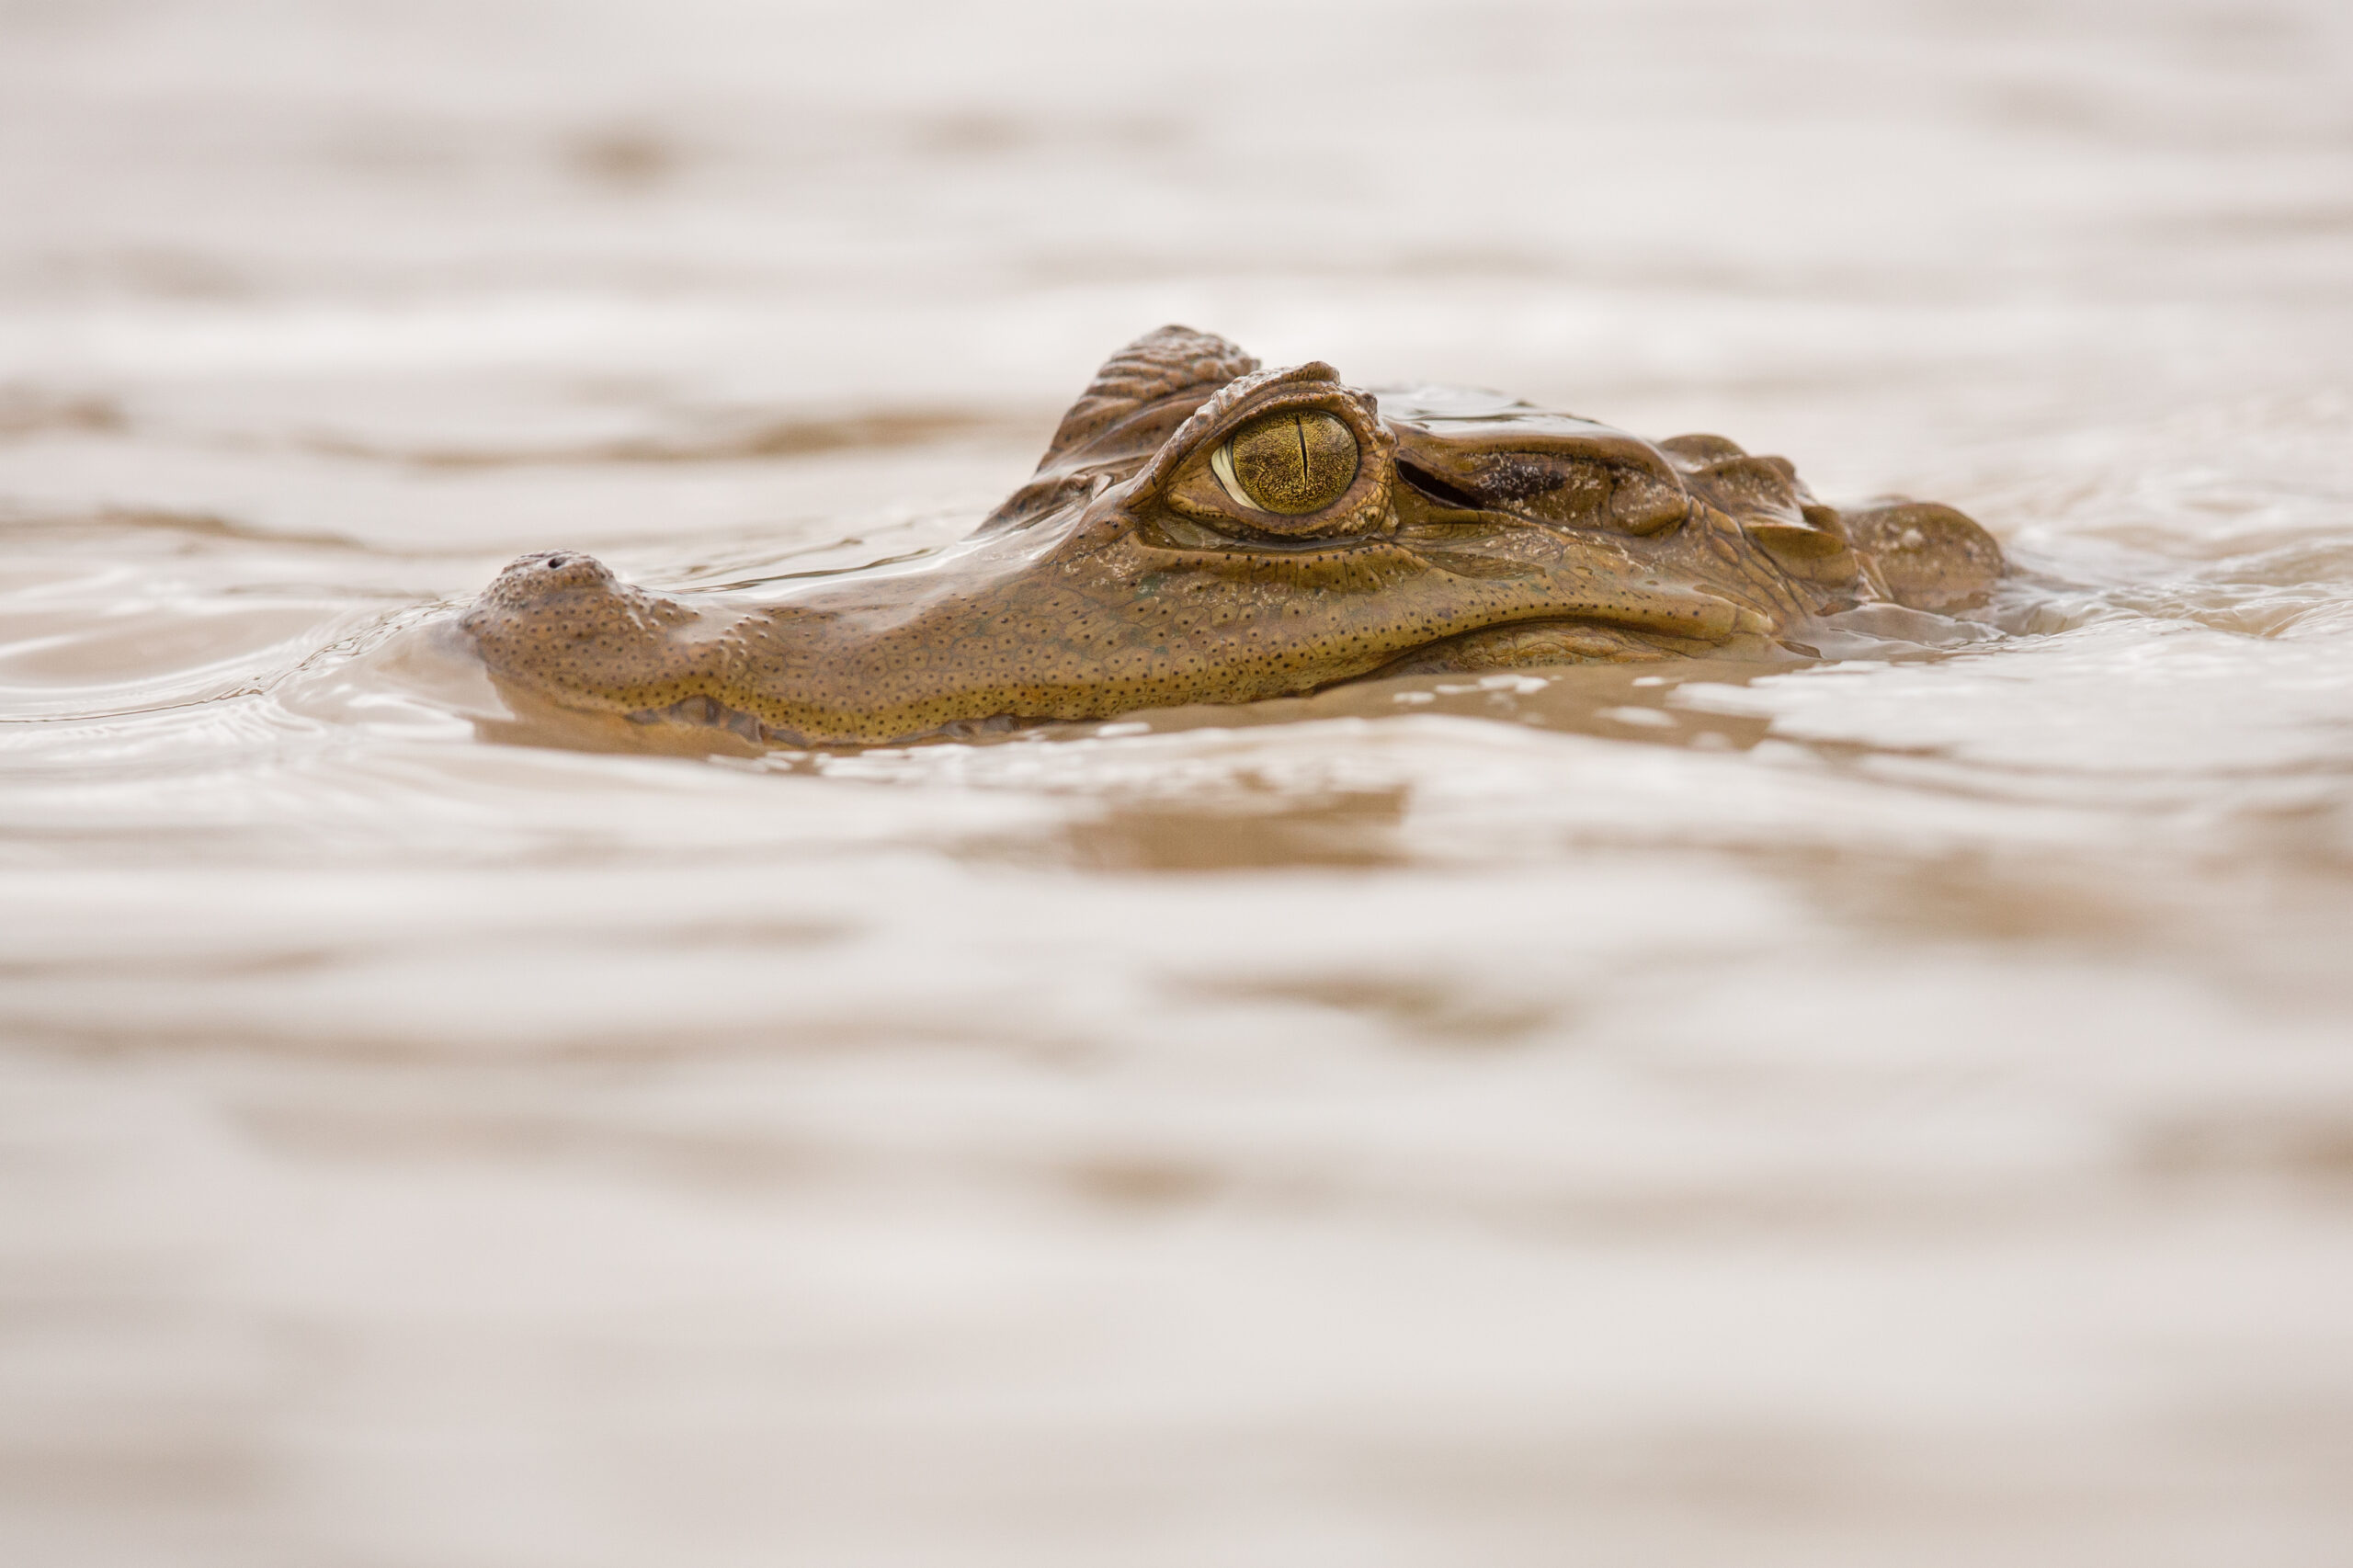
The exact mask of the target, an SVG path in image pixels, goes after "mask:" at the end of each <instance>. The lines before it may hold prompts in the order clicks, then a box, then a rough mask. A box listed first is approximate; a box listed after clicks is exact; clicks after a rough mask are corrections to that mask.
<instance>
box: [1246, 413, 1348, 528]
mask: <svg viewBox="0 0 2353 1568" xmlns="http://www.w3.org/2000/svg"><path fill="white" fill-rule="evenodd" d="M1210 468H1211V472H1214V473H1216V475H1217V482H1218V483H1220V484H1222V485H1223V486H1225V493H1226V494H1228V495H1231V496H1233V498H1234V499H1235V500H1236V501H1239V502H1241V503H1242V504H1243V505H1244V506H1256V507H1258V508H1259V509H1260V510H1262V511H1267V512H1279V513H1281V514H1282V515H1283V516H1284V517H1303V516H1305V515H1306V514H1307V513H1309V512H1320V511H1322V510H1323V509H1324V507H1326V506H1330V505H1331V504H1332V503H1333V502H1335V501H1337V500H1338V499H1339V498H1340V497H1341V496H1342V495H1343V494H1346V493H1347V488H1348V486H1349V485H1350V484H1351V483H1354V482H1355V480H1356V477H1357V438H1356V437H1355V435H1354V434H1353V433H1352V432H1350V430H1349V429H1348V427H1347V426H1346V425H1344V424H1342V423H1341V422H1340V421H1339V420H1337V419H1336V418H1334V417H1333V416H1332V415H1328V414H1324V413H1322V412H1320V411H1318V410H1316V409H1312V408H1310V409H1299V410H1289V409H1286V410H1282V411H1279V412H1278V413H1274V414H1269V415H1266V416H1265V417H1264V418H1261V419H1254V420H1252V421H1251V422H1250V423H1249V424H1247V425H1245V426H1243V427H1242V428H1241V429H1239V430H1236V431H1235V432H1234V433H1233V435H1232V436H1230V437H1227V438H1226V440H1225V442H1224V444H1223V445H1222V446H1220V447H1219V448H1218V449H1217V450H1216V451H1214V452H1212V453H1211V454H1210Z"/></svg>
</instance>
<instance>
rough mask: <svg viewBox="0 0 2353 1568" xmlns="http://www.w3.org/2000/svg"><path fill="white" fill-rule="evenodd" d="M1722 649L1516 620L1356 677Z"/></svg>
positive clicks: (1620, 630) (1629, 661) (1632, 659)
mask: <svg viewBox="0 0 2353 1568" xmlns="http://www.w3.org/2000/svg"><path fill="white" fill-rule="evenodd" d="M1726 651H1727V649H1726V647H1725V645H1724V644H1722V643H1718V642H1701V641H1699V639H1697V638H1690V637H1675V636H1670V635H1668V634H1667V633H1665V632H1660V631H1631V630H1629V629H1627V628H1624V627H1618V626H1603V625H1599V624H1597V623H1596V622H1593V621H1589V620H1529V621H1515V622H1513V623H1511V624H1510V625H1507V626H1490V627H1484V628H1483V629H1481V630H1480V631H1466V632H1464V633H1462V634H1461V636H1459V637H1449V638H1447V639H1445V640H1444V641H1443V642H1432V643H1429V644H1428V645H1427V646H1425V647H1420V648H1416V649H1415V650H1414V651H1413V652H1411V653H1403V654H1400V655H1399V656H1398V657H1396V658H1394V659H1392V660H1391V661H1390V662H1389V663H1388V664H1386V665H1382V666H1381V668H1379V669H1377V670H1374V671H1373V672H1371V674H1370V675H1368V676H1363V677H1361V678H1363V679H1366V680H1377V679H1381V678H1383V677H1385V676H1440V675H1472V674H1477V673H1479V672H1481V671H1486V670H1513V669H1528V668H1531V667H1535V666H1539V665H1637V664H1655V663H1658V662H1660V661H1663V660H1666V659H1688V658H1693V657H1697V656H1700V655H1704V654H1709V653H1724V652H1726Z"/></svg>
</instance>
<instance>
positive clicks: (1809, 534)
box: [462, 327, 2000, 743]
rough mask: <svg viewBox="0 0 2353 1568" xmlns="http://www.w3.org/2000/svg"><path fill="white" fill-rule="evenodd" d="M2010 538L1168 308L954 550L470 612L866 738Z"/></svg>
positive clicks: (1635, 614) (1604, 637)
mask: <svg viewBox="0 0 2353 1568" xmlns="http://www.w3.org/2000/svg"><path fill="white" fill-rule="evenodd" d="M1999 571H2000V554H1999V551H1998V550H1996V549H1995V547H1994V545H1993V543H1992V540H1990V539H1988V538H1986V536H1985V535H1984V532H1983V530H1980V529H1978V528H1976V526H1975V525H1974V524H1972V523H1970V522H1969V521H1968V520H1967V519H1966V518H1964V517H1961V515H1960V514H1959V513H1955V512H1952V511H1950V509H1949V508H1945V507H1936V506H1917V505H1914V504H1904V505H1903V506H1898V507H1880V508H1876V509H1872V510H1870V511H1866V512H1862V513H1847V514H1841V513H1839V512H1837V511H1834V510H1833V509H1831V508H1829V507H1826V506H1822V505H1821V504H1820V503H1818V502H1816V501H1815V500H1814V499H1813V496H1812V495H1810V494H1807V493H1806V492H1805V490H1804V488H1803V486H1802V485H1801V484H1799V483H1797V481H1796V478H1795V475H1794V473H1793V472H1791V471H1790V467H1789V465H1788V464H1787V463H1786V462H1783V461H1782V460H1779V459H1777V458H1752V457H1749V456H1747V455H1746V454H1745V453H1743V452H1741V450H1740V449H1738V448H1737V447H1734V446H1733V445H1732V443H1730V442H1728V441H1724V440H1722V439H1721V438H1720V437H1679V438H1677V439H1676V440H1671V441H1667V442H1663V443H1659V444H1656V445H1654V444H1653V443H1651V442H1648V441H1644V440H1643V439H1641V438H1639V437H1633V436H1630V435H1627V434H1625V433H1624V432H1622V431H1618V430H1612V429H1610V428H1608V427H1607V426H1600V425H1596V424H1593V423H1591V422H1590V421H1586V420H1583V419H1578V418H1574V417H1572V416H1569V415H1557V414H1548V413H1544V412H1542V411H1540V410H1537V409H1533V408H1529V407H1527V406H1526V405H1523V404H1518V403H1511V402H1509V401H1507V400H1504V399H1499V398H1495V397H1492V396H1488V395H1486V394H1463V393H1453V392H1413V393H1406V394H1402V395H1401V394H1394V393H1392V394H1386V395H1384V396H1383V397H1382V398H1381V399H1378V400H1377V399H1375V398H1374V397H1373V396H1372V395H1371V394H1370V393H1368V392H1361V391H1358V389H1356V388H1353V387H1350V386H1348V385H1347V384H1346V383H1344V382H1343V381H1341V380H1340V379H1339V376H1338V373H1337V372H1336V371H1335V370H1334V369H1332V368H1331V367H1330V366H1328V365H1325V364H1322V363H1320V362H1311V363H1308V364H1305V365H1300V366H1295V367H1292V368H1290V369H1280V370H1267V371H1262V370H1260V369H1258V368H1257V365H1256V361H1255V360H1253V359H1251V358H1249V357H1248V356H1247V355H1245V354H1243V353H1242V352H1241V351H1240V350H1239V349H1237V348H1235V347H1233V345H1231V344H1229V343H1226V342H1225V341H1224V340H1222V339H1221V338H1216V337H1211V336H1208V335H1203V334H1199V333H1194V332H1190V331H1188V330H1187V329H1184V328H1181V327H1167V328H1163V329H1162V330H1161V331H1159V332H1157V333H1154V334H1152V335H1149V336H1147V337H1145V338H1142V339H1141V340H1139V341H1138V342H1137V343H1135V344H1132V345H1131V346H1130V347H1128V348H1126V349H1123V350H1122V351H1121V352H1120V354H1119V355H1117V356H1115V357H1113V358H1112V359H1111V360H1110V361H1109V362H1108V363H1107V364H1106V365H1105V366H1104V367H1103V369H1102V370H1101V371H1100V372H1099V373H1098V374H1097V378H1096V380H1095V382H1094V384H1093V385H1092V386H1090V387H1089V388H1088V390H1087V392H1086V395H1085V396H1083V397H1082V398H1081V399H1080V400H1079V402H1078V403H1076V404H1074V406H1073V408H1072V409H1071V411H1070V413H1069V414H1068V415H1066V416H1065V417H1064V418H1063V423H1062V426H1061V427H1060V428H1059V429H1058V430H1057V431H1056V433H1055V437H1054V440H1053V443H1052V445H1051V447H1050V448H1049V449H1048V451H1047V453H1046V457H1045V460H1043V461H1042V462H1040V465H1039V470H1038V472H1037V474H1036V475H1035V476H1033V478H1032V479H1031V480H1030V481H1029V483H1027V484H1025V485H1023V486H1022V487H1021V488H1020V489H1019V490H1018V491H1017V492H1016V493H1015V494H1013V495H1012V496H1011V497H1010V498H1009V499H1008V500H1007V501H1006V503H1005V505H1004V506H1000V507H999V508H998V509H997V511H996V512H995V514H993V515H992V516H991V517H989V518H988V520H987V521H986V522H984V523H983V525H982V526H981V528H980V529H979V530H978V531H977V532H976V533H975V534H974V535H973V536H972V538H971V539H969V540H965V541H964V542H963V543H962V544H961V545H959V546H957V547H955V548H953V549H951V550H949V551H944V552H942V553H940V554H939V555H937V556H934V557H931V558H929V559H927V560H925V561H922V562H916V563H913V564H909V565H901V566H892V567H881V568H875V569H870V570H869V571H866V572H860V573H853V574H845V575H841V576H835V577H831V578H824V579H815V580H813V581H811V582H809V583H808V584H806V585H803V586H801V587H800V588H799V589H798V590H797V591H795V592H794V593H793V594H792V595H791V596H790V597H787V598H784V599H782V600H780V601H779V600H770V601H767V602H763V603H761V604H758V605H750V604H745V603H742V602H739V601H731V600H729V599H727V598H725V597H720V596H699V597H659V596H655V595H652V594H648V593H646V592H644V591H643V590H641V589H638V588H635V587H631V586H630V585H626V584H623V583H621V582H620V581H619V580H618V579H616V578H615V577H614V576H613V574H611V573H610V572H608V571H607V570H606V569H605V568H604V567H603V566H602V565H600V564H598V563H597V562H594V561H592V560H590V559H589V558H587V557H585V556H581V555H578V554H576V553H573V552H558V553H554V554H540V555H532V556H525V557H523V558H522V559H521V560H519V561H517V562H515V563H514V564H513V565H511V566H509V567H508V568H507V569H506V572H505V573H504V574H501V575H500V577H499V578H498V579H497V581H495V582H494V583H493V584H492V585H491V586H490V588H489V589H488V590H486V591H485V592H484V593H483V597H482V598H481V600H480V601H479V602H478V603H477V604H476V605H475V606H474V607H473V608H472V609H471V610H470V611H468V613H467V615H466V616H465V618H464V620H463V622H462V624H463V626H464V628H465V629H466V630H467V631H469V632H471V633H472V636H473V638H474V640H475V642H476V644H477V645H478V646H479V647H480V649H481V650H482V653H483V658H484V660H485V661H486V662H487V663H488V665H489V666H490V668H491V671H492V673H493V674H494V676H497V677H498V678H499V679H500V680H501V681H503V682H505V683H506V684H508V685H509V686H511V687H517V688H520V689H522V690H524V691H527V692H529V693H531V694H532V695H534V696H536V697H538V698H540V699H545V700H548V701H551V702H553V703H555V704H557V705H559V706H563V707H568V708H574V709H585V710H592V711H603V712H610V713H621V714H626V715H629V716H631V717H633V718H637V719H640V720H641V721H645V722H653V721H657V720H661V721H674V722H688V723H696V724H710V723H719V724H724V725H727V726H730V727H733V728H734V729H736V730H738V731H739V732H741V733H745V735H746V736H747V737H755V738H767V739H777V740H784V741H790V742H807V743H871V742H881V741H889V740H898V739H905V738H911V737H915V736H919V735H923V734H926V733H938V732H939V731H942V730H944V729H949V728H951V727H953V726H958V725H962V724H969V723H974V722H986V721H991V720H997V719H1011V720H1027V719H1091V718H1103V717H1108V716H1109V715H1111V714H1114V713H1120V712H1123V711H1128V710H1134V709H1138V708H1146V707H1156V706H1162V705H1166V704H1173V703H1188V702H1240V701H1250V700H1254V699H1261V698H1267V697H1279V696H1290V695H1296V694H1299V693H1302V692H1307V691H1313V690H1314V689H1317V688H1318V687H1325V686H1330V685H1332V684H1334V683H1336V682H1339V681H1345V680H1350V679H1355V678H1358V677H1359V676H1368V675H1374V674H1381V673H1391V672H1404V671H1410V670H1450V669H1462V670H1471V669H1495V668H1503V667H1516V666H1522V665H1543V664H1563V663H1576V662H1583V661H1596V660H1608V661H1625V660H1651V659H1665V658H1674V657H1679V656H1685V655H1691V654H1707V653H1750V654H1756V653H1767V652H1769V651H1770V650H1771V649H1772V648H1773V647H1774V645H1775V644H1776V642H1778V641H1779V640H1781V639H1784V638H1785V637H1787V636H1788V635H1790V634H1791V633H1792V632H1793V631H1795V630H1796V629H1798V628H1800V627H1801V626H1802V624H1803V623H1804V621H1805V620H1807V619H1809V618H1810V617H1812V616H1813V615H1816V614H1820V613H1823V612H1824V611H1825V610H1828V609H1832V608H1844V607H1845V606H1847V605H1849V604H1853V603H1856V602H1860V601H1867V600H1870V599H1893V600H1896V601H1898V602H1904V603H1911V604H1915V605H1921V606H1926V607H1927V608H1944V607H1945V606H1947V605H1949V604H1952V603H1959V602H1962V601H1965V600H1966V599H1967V598H1968V597H1970V596H1972V595H1978V594H1982V593H1983V592H1984V589H1985V587H1986V586H1987V585H1989V584H1990V583H1991V581H1992V578H1993V577H1994V576H1995V574H1998V572H1999Z"/></svg>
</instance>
